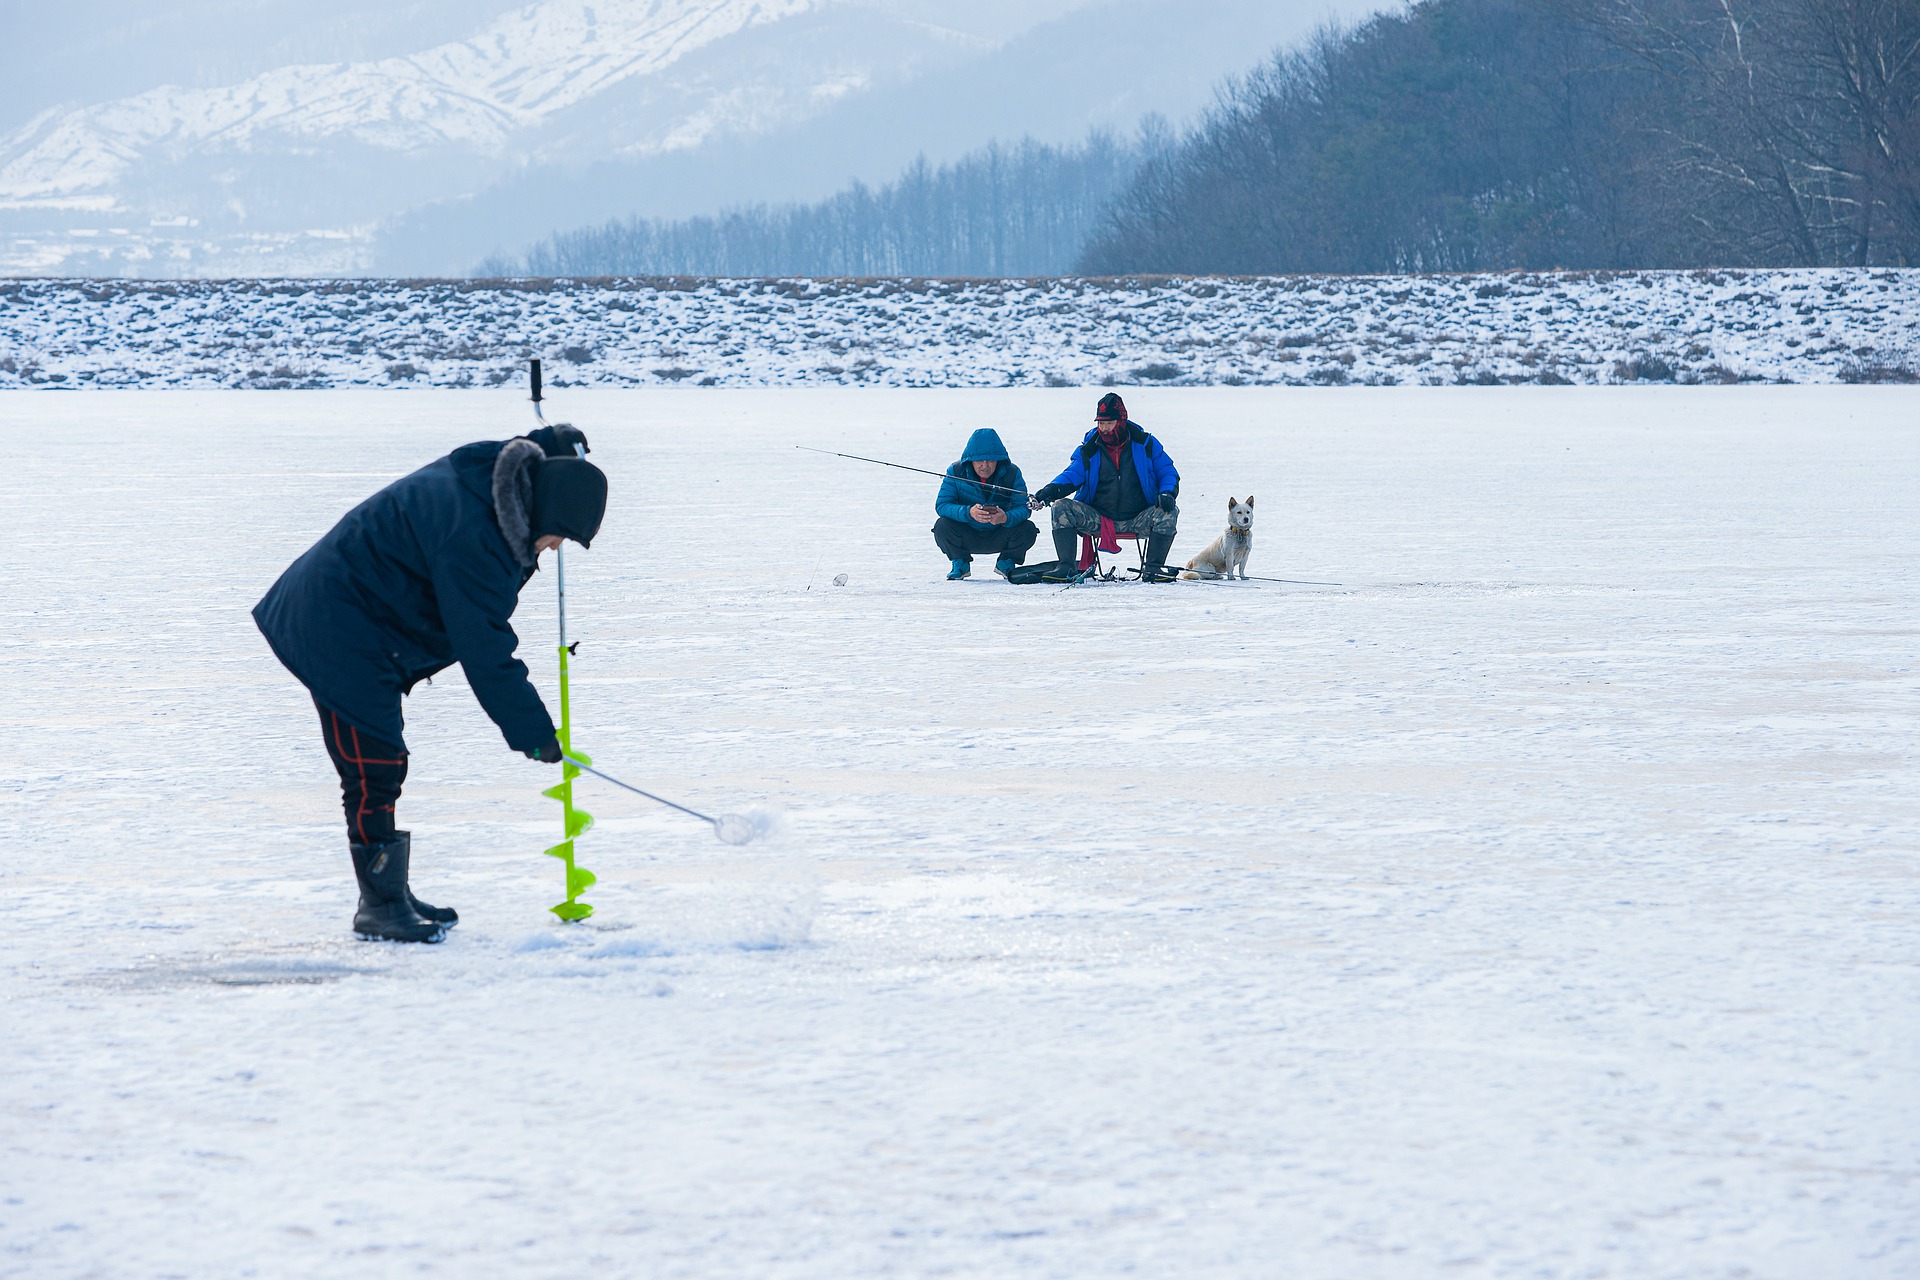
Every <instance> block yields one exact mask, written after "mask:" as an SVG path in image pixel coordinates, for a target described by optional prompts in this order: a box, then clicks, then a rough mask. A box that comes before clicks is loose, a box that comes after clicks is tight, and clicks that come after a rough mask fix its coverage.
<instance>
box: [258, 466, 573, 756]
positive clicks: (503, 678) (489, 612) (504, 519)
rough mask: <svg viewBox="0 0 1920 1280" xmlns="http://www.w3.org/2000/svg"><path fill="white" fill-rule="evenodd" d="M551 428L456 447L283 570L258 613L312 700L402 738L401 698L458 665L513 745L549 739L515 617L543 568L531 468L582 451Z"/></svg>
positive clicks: (532, 746)
mask: <svg viewBox="0 0 1920 1280" xmlns="http://www.w3.org/2000/svg"><path fill="white" fill-rule="evenodd" d="M551 437H552V431H551V429H549V428H542V429H541V430H540V431H537V432H535V433H533V437H532V438H531V439H525V438H523V439H515V440H506V441H498V440H491V441H482V442H480V443H478V444H469V445H463V446H462V447H460V448H458V449H455V450H454V451H453V452H452V453H450V454H448V455H447V456H446V457H444V458H440V459H438V460H437V461H434V462H430V463H428V464H427V465H426V466H424V467H422V468H420V469H419V470H418V471H416V472H414V473H413V474H412V475H409V476H404V477H402V478H401V479H399V480H396V481H394V482H393V483H392V484H390V485H388V486H387V487H386V488H384V489H382V490H380V492H378V493H376V494H374V495H373V496H372V497H371V498H368V499H367V500H366V501H365V502H362V503H361V504H360V505H359V506H357V507H355V508H354V509H353V510H351V511H349V512H347V514H346V515H344V516H342V517H341V518H340V522H339V523H338V524H336V525H334V527H333V528H332V529H331V530H330V531H329V532H328V533H327V534H326V536H325V537H323V538H321V539H320V541H318V542H316V543H314V544H313V546H312V547H311V548H309V549H308V551H307V552H306V554H305V555H302V556H301V557H300V558H299V559H298V560H295V561H294V562H293V564H292V565H291V566H289V567H288V569H287V571H286V572H285V573H283V574H281V575H280V579H279V581H277V582H275V583H274V584H273V586H272V588H271V589H269V590H268V592H267V594H266V595H265V597H263V598H262V599H261V601H260V603H259V604H258V605H256V606H254V610H253V618H254V621H255V622H256V623H257V624H258V625H259V627H260V631H261V634H263V635H264V636H266V638H267V643H268V644H269V645H271V646H273V652H274V655H275V656H276V657H278V658H279V659H280V661H281V662H282V663H284V664H285V665H286V668H287V670H289V671H291V672H292V673H293V674H294V675H295V676H296V677H297V678H298V679H299V681H300V683H302V684H304V685H306V686H307V688H308V689H309V690H311V691H312V693H313V696H314V700H315V701H317V702H318V703H319V704H320V705H321V706H323V707H325V708H327V709H328V710H329V711H332V712H334V713H336V714H338V715H339V716H340V717H341V718H342V719H343V720H345V721H347V723H349V724H351V725H353V726H355V727H356V728H358V729H360V730H362V731H363V732H365V733H370V734H372V735H373V736H374V737H376V738H380V739H383V740H384V741H387V742H391V743H393V744H395V745H396V746H401V747H404V746H405V739H404V738H403V736H402V726H401V711H400V698H401V695H402V694H405V693H406V692H408V691H409V690H411V689H412V688H413V686H414V685H416V684H418V683H419V682H420V681H422V680H425V679H426V678H427V677H429V676H431V675H433V674H434V673H436V672H438V671H441V670H444V669H445V668H446V667H448V666H450V665H451V664H452V663H454V662H458V663H460V665H461V667H462V669H464V670H465V672H466V676H467V683H468V684H470V685H471V686H472V687H473V692H474V696H475V697H476V698H478V699H479V700H480V705H481V707H482V708H483V709H484V710H485V711H486V713H487V715H488V716H489V717H491V718H492V720H493V722H494V723H495V724H497V725H499V726H500V731H501V733H502V735H503V736H504V737H505V738H506V740H507V745H508V746H510V747H512V748H513V749H514V750H516V751H529V750H537V749H539V748H540V747H543V746H545V745H546V744H547V742H548V741H549V740H551V739H552V737H553V733H554V729H553V720H552V718H551V717H549V716H548V714H547V708H546V705H545V704H544V703H543V702H541V700H540V695H539V694H538V693H537V692H535V690H534V687H533V685H532V683H531V682H530V681H529V680H528V679H527V668H526V664H525V663H523V662H521V661H520V660H519V659H518V658H516V657H514V649H515V648H516V647H518V645H519V638H518V637H517V636H515V635H514V632H513V628H512V626H510V625H509V619H510V618H512V616H513V611H514V609H515V608H516V607H517V606H518V605H519V603H520V588H521V587H523V586H525V585H526V582H527V580H528V579H529V578H531V577H532V576H533V570H534V555H533V549H532V534H531V528H530V525H529V523H528V521H529V519H530V511H529V510H528V509H527V507H528V506H529V505H530V501H531V498H530V494H531V480H530V478H527V477H530V471H529V468H530V466H531V465H532V461H533V459H536V458H538V457H540V456H541V455H542V454H546V455H550V456H556V457H564V456H567V455H568V454H570V453H571V452H572V450H571V449H570V448H567V447H566V446H565V445H563V444H561V443H560V442H559V441H558V440H557V439H552V438H551ZM507 451H512V452H511V453H509V456H508V457H507V458H506V459H505V461H504V464H503V465H496V464H500V463H502V458H501V455H502V453H503V452H507ZM523 478H526V483H525V485H524V486H522V485H521V484H520V481H521V480H522V479H523ZM516 494H517V495H518V496H517V497H516ZM509 531H511V533H512V534H513V536H514V537H515V539H516V540H517V541H518V542H519V543H520V545H518V546H514V545H510V544H509V541H508V536H509Z"/></svg>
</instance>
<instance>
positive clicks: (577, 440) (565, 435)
mask: <svg viewBox="0 0 1920 1280" xmlns="http://www.w3.org/2000/svg"><path fill="white" fill-rule="evenodd" d="M553 438H554V439H555V440H558V441H559V442H560V445H561V447H562V448H564V449H565V450H566V451H567V452H566V456H567V457H569V458H573V457H578V456H579V454H576V453H575V452H574V446H575V445H579V446H580V450H581V452H583V453H592V452H593V450H592V449H591V448H589V447H588V446H587V433H586V432H584V431H582V430H581V429H580V428H578V427H576V426H574V425H573V424H572V423H571V422H556V423H554V424H553Z"/></svg>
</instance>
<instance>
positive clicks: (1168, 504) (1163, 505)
mask: <svg viewBox="0 0 1920 1280" xmlns="http://www.w3.org/2000/svg"><path fill="white" fill-rule="evenodd" d="M1154 503H1155V505H1156V506H1158V507H1159V508H1160V509H1161V510H1162V511H1172V510H1173V495H1172V494H1170V493H1163V494H1161V495H1160V496H1159V497H1158V498H1156V499H1155V500H1154Z"/></svg>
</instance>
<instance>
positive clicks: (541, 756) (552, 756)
mask: <svg viewBox="0 0 1920 1280" xmlns="http://www.w3.org/2000/svg"><path fill="white" fill-rule="evenodd" d="M523 754H525V756H526V757H527V759H529V760H538V761H539V762H540V763H541V764H559V763H560V758H561V753H560V739H559V737H558V736H555V737H552V738H548V739H547V745H546V746H544V747H535V748H534V749H533V750H532V751H528V752H525V753H523Z"/></svg>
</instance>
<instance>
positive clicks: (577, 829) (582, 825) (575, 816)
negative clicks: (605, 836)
mask: <svg viewBox="0 0 1920 1280" xmlns="http://www.w3.org/2000/svg"><path fill="white" fill-rule="evenodd" d="M592 826H593V815H592V814H590V813H588V812H587V811H586V810H585V809H575V808H572V807H571V806H569V807H568V809H567V839H569V840H571V839H573V837H575V836H577V835H584V834H585V833H586V831H587V830H588V828H590V827H592Z"/></svg>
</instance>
